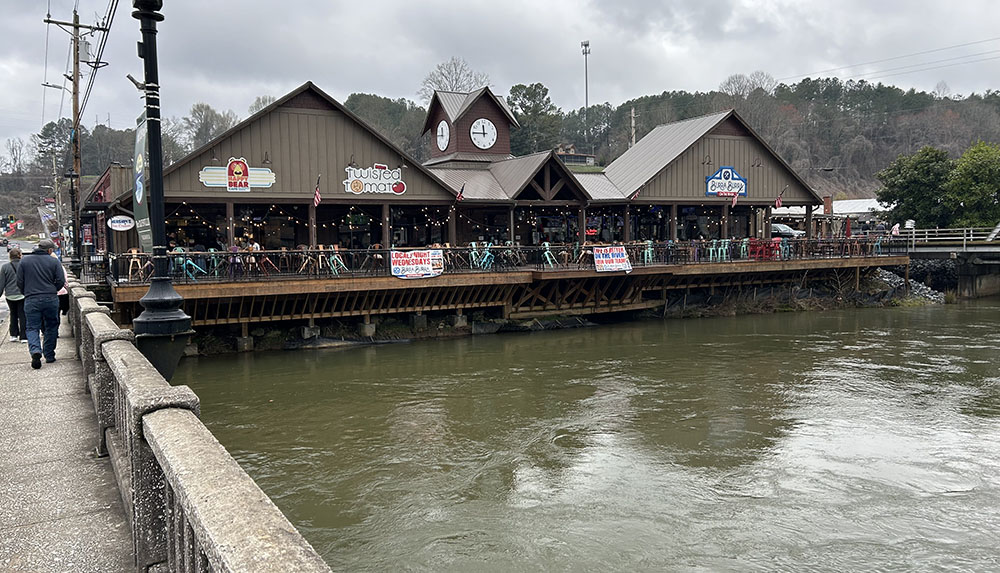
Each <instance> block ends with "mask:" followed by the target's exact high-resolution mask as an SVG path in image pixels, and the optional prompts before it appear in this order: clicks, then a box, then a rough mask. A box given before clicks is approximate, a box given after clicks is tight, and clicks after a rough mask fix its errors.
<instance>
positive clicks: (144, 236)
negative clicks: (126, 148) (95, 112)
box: [132, 111, 153, 253]
mask: <svg viewBox="0 0 1000 573" xmlns="http://www.w3.org/2000/svg"><path fill="white" fill-rule="evenodd" d="M146 157H147V155H146V112H145V111H143V112H142V115H140V116H139V119H138V120H137V121H136V126H135V164H134V167H133V173H132V175H133V180H132V197H133V199H134V202H133V203H134V204H133V209H132V210H133V212H134V213H135V229H136V232H137V233H138V234H139V245H140V246H141V247H142V250H143V251H144V252H147V253H151V252H153V228H152V227H151V226H150V223H149V193H148V189H147V188H146Z"/></svg>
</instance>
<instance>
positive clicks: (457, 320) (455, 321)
mask: <svg viewBox="0 0 1000 573" xmlns="http://www.w3.org/2000/svg"><path fill="white" fill-rule="evenodd" d="M448 322H450V323H451V325H452V326H454V327H458V328H461V327H463V326H469V317H467V316H465V315H464V314H462V309H458V310H456V311H455V314H454V315H452V316H449V317H448Z"/></svg>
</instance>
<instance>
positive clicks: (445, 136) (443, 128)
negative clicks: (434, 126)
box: [437, 119, 451, 151]
mask: <svg viewBox="0 0 1000 573" xmlns="http://www.w3.org/2000/svg"><path fill="white" fill-rule="evenodd" d="M450 138H451V129H449V128H448V122H447V121H445V120H443V119H442V120H441V123H439V124H438V130H437V146H438V149H440V150H441V151H444V150H445V149H448V140H449V139H450Z"/></svg>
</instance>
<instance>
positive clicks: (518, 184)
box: [490, 151, 552, 199]
mask: <svg viewBox="0 0 1000 573" xmlns="http://www.w3.org/2000/svg"><path fill="white" fill-rule="evenodd" d="M550 155H552V152H551V151H540V152H538V153H532V154H531V155H524V156H522V157H516V158H514V159H508V160H506V161H497V162H495V163H492V164H490V172H491V173H493V176H494V177H496V180H497V181H498V182H499V183H500V186H501V187H503V188H504V190H506V191H507V195H508V198H511V199H512V198H513V197H514V195H516V194H517V193H518V192H519V191H521V189H523V188H524V186H525V185H527V184H528V181H530V180H531V178H532V177H534V176H535V173H538V170H539V169H541V167H542V165H544V164H545V162H546V161H547V160H548V159H549V156H550Z"/></svg>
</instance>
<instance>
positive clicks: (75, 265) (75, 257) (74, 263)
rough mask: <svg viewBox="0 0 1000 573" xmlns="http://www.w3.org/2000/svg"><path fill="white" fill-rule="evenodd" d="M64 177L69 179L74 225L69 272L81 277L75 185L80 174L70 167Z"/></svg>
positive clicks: (71, 215)
mask: <svg viewBox="0 0 1000 573" xmlns="http://www.w3.org/2000/svg"><path fill="white" fill-rule="evenodd" d="M63 177H65V178H66V179H69V208H70V210H71V211H72V213H71V214H70V222H71V223H72V225H73V230H72V235H73V254H72V256H70V258H69V270H71V271H73V274H75V275H76V276H80V267H81V266H82V263H81V262H80V212H79V210H78V209H77V204H76V185H74V183H73V182H74V181H75V180H77V179H79V178H80V174H79V173H77V172H76V171H73V168H72V167H70V168H69V171H67V172H66V173H65V174H64V175H63Z"/></svg>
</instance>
